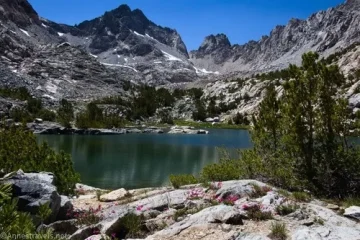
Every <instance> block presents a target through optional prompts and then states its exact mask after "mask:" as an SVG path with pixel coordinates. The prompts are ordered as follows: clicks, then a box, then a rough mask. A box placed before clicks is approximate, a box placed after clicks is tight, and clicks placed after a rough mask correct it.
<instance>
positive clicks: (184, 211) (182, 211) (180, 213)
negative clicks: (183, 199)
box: [173, 208, 188, 222]
mask: <svg viewBox="0 0 360 240" xmlns="http://www.w3.org/2000/svg"><path fill="white" fill-rule="evenodd" d="M187 211H188V209H187V208H183V209H179V210H177V211H176V212H175V214H174V216H173V219H174V221H175V222H177V221H178V220H179V218H180V217H182V216H185V215H186V214H187Z"/></svg>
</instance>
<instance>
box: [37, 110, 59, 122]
mask: <svg viewBox="0 0 360 240" xmlns="http://www.w3.org/2000/svg"><path fill="white" fill-rule="evenodd" d="M37 117H39V118H41V119H42V120H44V121H51V122H53V121H55V120H56V113H54V112H53V111H50V110H47V109H41V110H40V111H39V113H38V115H37Z"/></svg>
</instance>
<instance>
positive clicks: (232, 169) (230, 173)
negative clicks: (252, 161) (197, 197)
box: [200, 160, 242, 182]
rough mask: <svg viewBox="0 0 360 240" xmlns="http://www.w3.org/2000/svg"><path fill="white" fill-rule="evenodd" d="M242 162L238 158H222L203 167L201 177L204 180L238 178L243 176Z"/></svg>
mask: <svg viewBox="0 0 360 240" xmlns="http://www.w3.org/2000/svg"><path fill="white" fill-rule="evenodd" d="M241 169H242V166H241V162H240V161H238V160H220V162H219V163H213V164H210V165H207V166H205V167H204V168H203V170H202V172H201V175H200V176H201V179H202V180H203V181H219V182H220V181H228V180H237V179H240V178H241V176H242V170H241Z"/></svg>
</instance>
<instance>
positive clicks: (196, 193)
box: [187, 188, 205, 200]
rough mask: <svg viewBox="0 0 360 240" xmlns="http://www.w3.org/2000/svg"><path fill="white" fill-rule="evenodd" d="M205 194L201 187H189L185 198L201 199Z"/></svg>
mask: <svg viewBox="0 0 360 240" xmlns="http://www.w3.org/2000/svg"><path fill="white" fill-rule="evenodd" d="M204 196H205V192H204V190H203V189H201V188H194V189H191V190H190V191H189V192H188V193H187V199H189V200H197V199H201V198H203V197H204Z"/></svg>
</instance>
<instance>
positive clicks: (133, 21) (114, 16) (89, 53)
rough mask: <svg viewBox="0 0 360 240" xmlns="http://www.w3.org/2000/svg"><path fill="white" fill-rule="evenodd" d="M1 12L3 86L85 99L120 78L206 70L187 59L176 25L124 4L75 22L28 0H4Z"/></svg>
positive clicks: (176, 76) (152, 78)
mask: <svg viewBox="0 0 360 240" xmlns="http://www.w3.org/2000/svg"><path fill="white" fill-rule="evenodd" d="M0 11H1V12H2V13H3V14H2V15H1V17H0V63H1V66H0V67H1V69H2V71H3V72H6V74H4V78H3V79H1V86H2V87H18V86H25V87H27V88H28V89H29V90H30V91H31V93H32V94H34V95H35V96H38V97H43V98H44V99H46V100H49V101H56V100H58V99H60V98H64V97H65V98H68V99H74V100H82V101H83V100H86V99H94V98H99V97H103V96H106V95H115V94H120V95H121V94H122V93H123V91H122V83H123V82H124V81H132V82H133V83H135V84H137V83H140V82H142V83H146V84H150V85H163V84H168V83H177V82H190V81H194V80H197V79H199V78H206V76H207V75H210V74H211V73H210V72H207V71H203V70H200V69H197V68H196V67H195V66H193V64H192V63H191V62H190V61H189V60H188V53H187V49H186V46H185V44H184V43H183V41H182V40H181V37H180V35H179V34H178V33H177V32H176V31H175V30H172V29H170V28H164V27H160V26H158V25H156V24H154V23H153V22H151V21H150V20H148V19H147V18H146V16H145V15H144V14H143V13H142V12H141V11H140V10H138V9H136V10H131V9H130V8H129V7H128V6H127V5H121V6H120V7H118V8H117V9H115V10H113V11H110V12H106V13H105V14H104V15H103V16H101V17H98V18H96V19H93V20H90V21H85V22H83V23H81V24H79V25H76V26H68V25H64V24H58V23H55V22H52V21H50V20H47V19H44V18H41V17H40V16H39V15H38V14H37V13H36V11H35V10H34V9H33V8H32V6H31V5H30V4H29V3H28V2H27V1H26V0H15V1H10V0H1V1H0ZM5 79H6V80H5ZM10 79H11V80H10Z"/></svg>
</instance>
